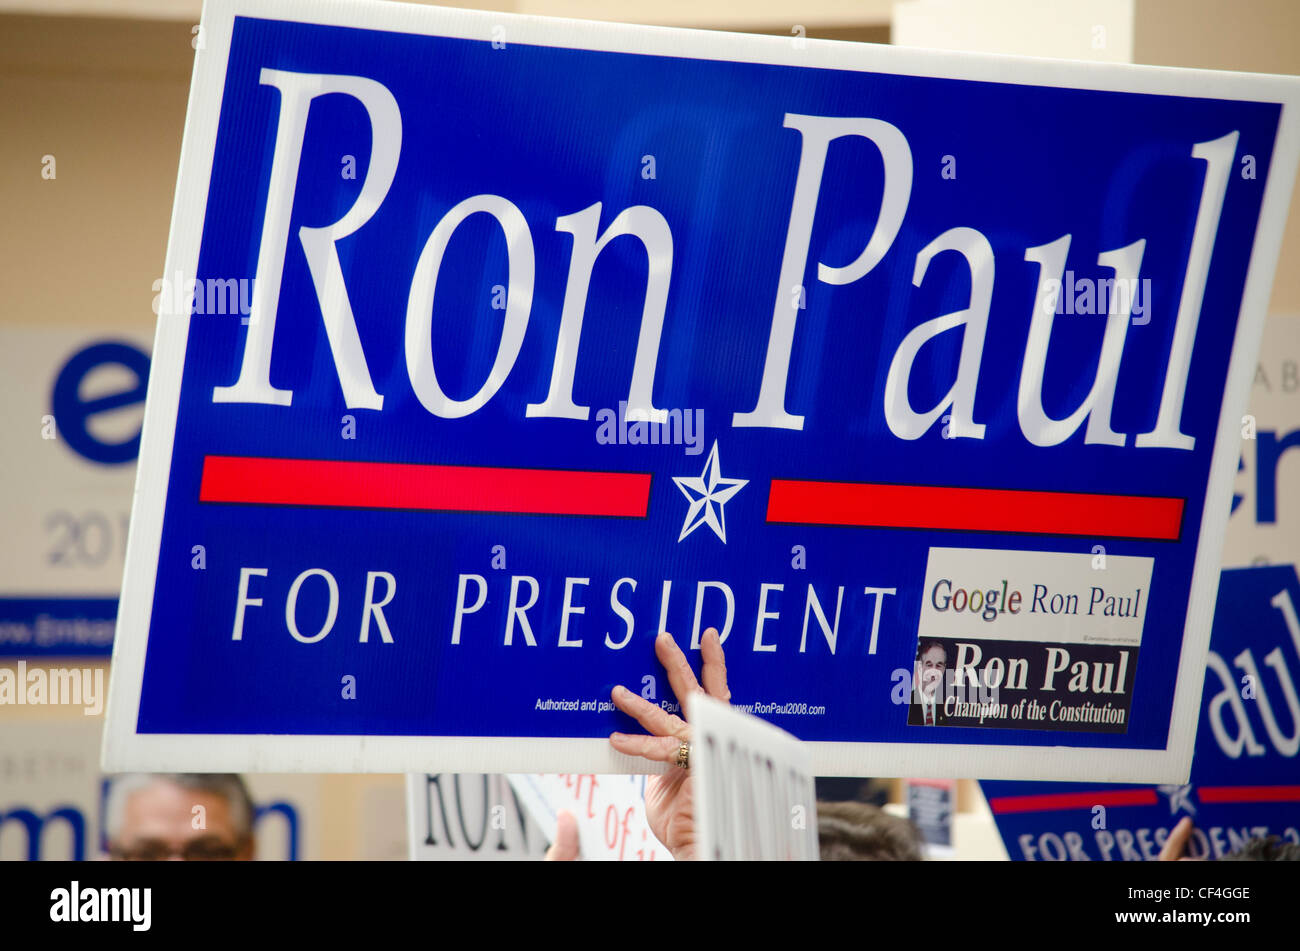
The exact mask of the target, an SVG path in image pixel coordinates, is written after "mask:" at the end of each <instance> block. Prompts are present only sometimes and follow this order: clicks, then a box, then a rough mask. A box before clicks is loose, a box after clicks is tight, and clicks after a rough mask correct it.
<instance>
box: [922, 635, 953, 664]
mask: <svg viewBox="0 0 1300 951" xmlns="http://www.w3.org/2000/svg"><path fill="white" fill-rule="evenodd" d="M935 647H937V648H939V650H941V651H943V659H944V662H945V663H946V662H947V660H948V648H947V647H945V646H944V644H943V641H936V640H934V639H933V638H931V639H930V640H927V641H921V642H920V643H919V644H917V645H916V659H917V660H920V659H921V657H922V656H923V655H924V654H925V652H926V651H928V650H930V649H932V648H935Z"/></svg>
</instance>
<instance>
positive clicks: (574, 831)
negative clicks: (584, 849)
mask: <svg viewBox="0 0 1300 951" xmlns="http://www.w3.org/2000/svg"><path fill="white" fill-rule="evenodd" d="M579 854H580V850H579V847H578V820H577V819H575V818H573V813H571V812H569V810H567V809H561V810H560V811H559V812H558V813H556V815H555V841H554V842H552V843H551V847H550V848H549V849H547V850H546V858H545V859H543V861H545V862H575V861H577V859H578V855H579Z"/></svg>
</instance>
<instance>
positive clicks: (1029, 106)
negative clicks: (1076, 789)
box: [105, 2, 1300, 780]
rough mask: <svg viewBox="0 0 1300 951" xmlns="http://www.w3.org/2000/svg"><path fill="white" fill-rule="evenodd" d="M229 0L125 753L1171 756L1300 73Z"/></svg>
mask: <svg viewBox="0 0 1300 951" xmlns="http://www.w3.org/2000/svg"><path fill="white" fill-rule="evenodd" d="M205 10H206V12H205V20H204V23H203V28H202V31H201V37H202V40H203V42H202V44H201V45H202V48H201V49H200V50H199V52H198V60H197V65H196V69H195V76H194V85H193V90H192V93H191V101H190V106H189V115H188V119H187V128H186V133H185V143H184V148H183V156H182V162H181V171H180V178H179V182H178V186H177V197H176V211H175V217H174V221H173V230H172V236H171V244H170V248H169V254H168V262H167V266H166V270H167V275H168V280H170V281H171V282H172V285H173V286H172V291H171V293H170V295H165V297H167V300H166V306H165V308H164V310H163V313H162V315H161V317H160V320H159V329H158V340H157V345H156V349H155V364H154V370H153V375H152V377H151V379H150V388H149V396H148V404H147V405H148V408H147V414H146V422H145V431H144V442H143V448H142V455H141V463H140V474H139V482H138V487H137V497H136V509H135V513H134V520H133V522H132V533H133V534H132V537H131V541H130V548H129V552H128V566H127V571H126V581H125V590H124V592H123V599H122V604H121V614H120V618H119V628H118V639H117V644H116V654H115V658H114V677H113V693H112V695H111V698H110V709H109V715H110V726H109V730H108V732H107V739H106V746H105V756H106V763H107V764H108V765H109V766H112V767H117V768H122V767H127V766H133V767H148V766H162V765H164V764H166V765H169V766H170V767H171V768H175V767H176V765H177V763H182V764H187V765H189V766H192V767H196V768H198V767H202V768H217V767H226V768H244V769H269V768H274V769H277V770H283V769H325V770H328V769H337V770H386V771H398V770H402V771H406V770H418V771H430V770H442V771H455V770H461V771H519V772H527V771H531V772H538V771H566V772H601V771H625V770H626V769H627V768H629V767H630V766H632V765H633V764H632V763H631V761H628V760H623V759H620V758H619V757H617V756H616V755H615V754H614V753H612V751H610V749H609V747H608V743H607V741H606V737H607V735H608V734H609V733H610V732H611V731H612V730H615V729H623V730H628V729H635V728H636V727H635V724H633V723H632V722H631V721H630V720H629V719H627V718H626V717H624V716H622V715H621V714H619V713H617V712H616V711H615V710H614V709H613V708H612V705H611V703H610V702H609V695H610V690H611V688H612V687H613V686H614V685H615V684H620V683H621V684H624V685H627V686H629V687H632V688H634V689H636V690H638V691H640V692H641V693H642V695H643V696H646V697H647V698H651V699H653V700H655V701H656V702H658V703H660V704H661V705H664V706H665V707H666V708H669V709H672V708H673V703H674V698H673V697H672V696H671V693H670V691H669V690H668V688H667V683H666V680H665V678H664V677H663V676H662V671H661V669H660V667H659V665H658V662H657V661H656V660H655V655H654V652H653V641H654V638H655V636H656V635H657V634H658V633H659V632H660V631H664V630H667V631H669V632H671V633H672V634H673V635H674V636H675V637H676V638H677V640H678V642H679V643H681V644H682V645H683V646H684V647H689V648H691V649H693V650H694V649H697V648H698V645H699V638H700V636H701V632H702V631H703V630H704V629H705V628H707V627H709V626H717V627H718V628H719V629H720V630H721V632H722V634H723V636H724V638H725V649H726V652H727V663H728V667H729V670H730V673H731V679H732V684H733V693H734V701H735V702H736V703H738V704H740V705H743V706H744V707H745V708H746V709H748V710H750V711H751V712H754V713H757V714H758V715H760V716H763V717H765V718H767V719H769V720H770V721H772V722H773V723H775V724H777V725H778V726H780V727H782V728H784V729H786V730H788V731H790V732H791V733H793V734H795V735H796V736H798V737H799V738H800V739H803V740H807V741H810V742H812V743H813V744H814V748H813V761H814V767H815V769H816V770H817V772H819V773H829V774H834V775H849V774H860V775H861V774H871V775H911V776H918V775H919V776H924V775H935V774H947V775H954V774H955V775H983V776H1002V777H1040V778H1043V777H1053V778H1070V777H1076V776H1077V777H1080V778H1082V777H1084V776H1092V777H1101V776H1104V777H1105V778H1108V779H1149V780H1155V779H1176V778H1179V774H1183V775H1185V773H1186V769H1187V764H1188V759H1189V756H1190V749H1191V739H1192V732H1193V728H1194V725H1195V720H1194V716H1195V705H1196V700H1197V696H1198V690H1199V683H1198V677H1199V672H1200V670H1201V669H1202V667H1203V665H1204V658H1205V650H1206V644H1207V641H1208V636H1209V619H1210V614H1211V611H1212V608H1213V601H1214V586H1215V580H1216V578H1217V572H1218V564H1219V551H1220V549H1221V545H1222V536H1223V530H1224V524H1225V521H1226V518H1227V514H1228V505H1229V501H1230V495H1231V492H1230V480H1231V477H1232V473H1233V466H1234V465H1235V461H1236V457H1237V456H1236V453H1237V440H1238V438H1239V428H1240V419H1241V416H1242V414H1243V413H1244V407H1245V401H1246V395H1247V388H1248V385H1249V382H1250V376H1251V372H1252V370H1253V367H1254V359H1255V355H1256V354H1255V351H1256V348H1257V346H1258V340H1259V335H1260V330H1261V326H1262V320H1263V315H1264V307H1265V303H1266V301H1267V298H1268V292H1269V287H1270V283H1271V278H1272V271H1273V267H1274V265H1275V262H1276V256H1277V248H1278V242H1279V239H1280V234H1281V229H1282V225H1283V220H1284V217H1285V208H1286V205H1287V200H1288V193H1289V188H1290V183H1291V181H1292V178H1293V176H1294V171H1295V166H1296V155H1297V126H1296V121H1295V115H1294V113H1295V109H1296V104H1297V102H1298V101H1300V100H1297V83H1296V81H1294V80H1291V79H1284V78H1279V77H1246V76H1232V75H1226V74H1211V73H1197V72H1183V71H1170V70H1149V69H1139V68H1121V67H1115V68H1112V67H1084V66H1080V65H1078V64H1066V63H1053V62H1046V61H1029V60H1014V59H1005V58H998V57H964V56H953V55H948V54H938V53H925V52H918V51H903V50H893V49H889V48H880V47H871V46H866V45H858V44H846V43H813V42H807V43H805V42H803V41H802V40H800V42H799V43H796V44H791V43H789V42H787V41H784V40H780V39H774V38H764V37H746V36H738V35H728V34H715V33H702V32H692V31H677V30H658V29H648V28H639V27H629V26H618V25H610V24H595V23H581V22H574V21H562V20H541V19H536V18H523V17H511V16H506V15H497V14H483V13H470V12H462V11H451V10H436V9H429V8H423V7H405V6H401V5H397V4H388V3H385V4H379V5H367V4H357V5H356V6H346V5H337V4H336V5H331V6H330V7H328V9H327V10H318V8H317V7H316V5H314V4H307V3H294V2H247V3H239V2H211V3H209V4H208V5H207V7H206V8H205ZM246 285H247V286H249V287H250V288H251V291H250V293H251V307H250V310H249V313H248V314H247V315H246V316H245V315H241V314H240V313H239V312H238V310H239V309H238V308H232V307H230V306H229V298H230V297H231V295H233V294H236V291H237V290H238V289H240V288H242V287H244V286H246ZM1189 671H1190V672H1191V673H1192V676H1188V672H1189ZM525 740H526V742H525Z"/></svg>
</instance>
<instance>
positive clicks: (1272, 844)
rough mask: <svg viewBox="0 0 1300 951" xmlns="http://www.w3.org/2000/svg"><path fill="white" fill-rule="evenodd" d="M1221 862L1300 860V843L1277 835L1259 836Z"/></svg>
mask: <svg viewBox="0 0 1300 951" xmlns="http://www.w3.org/2000/svg"><path fill="white" fill-rule="evenodd" d="M1219 861H1220V862H1300V845H1296V844H1295V843H1294V842H1283V841H1282V840H1281V839H1279V838H1278V837H1277V836H1275V835H1270V836H1267V837H1265V836H1257V837H1255V838H1253V839H1250V840H1249V841H1248V842H1246V844H1245V845H1243V846H1242V847H1241V848H1239V849H1238V850H1237V851H1235V852H1230V853H1228V854H1227V855H1225V856H1223V858H1221V859H1219Z"/></svg>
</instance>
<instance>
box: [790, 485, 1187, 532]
mask: <svg viewBox="0 0 1300 951" xmlns="http://www.w3.org/2000/svg"><path fill="white" fill-rule="evenodd" d="M1183 504H1184V500H1183V499H1174V498H1158V497H1153V498H1148V497H1145V496H1138V495H1091V494H1087V493H1079V492H1034V491H1028V490H1022V489H971V488H945V487H942V486H931V485H880V484H873V483H867V482H804V481H799V480H795V479H773V480H772V489H771V492H770V493H769V494H768V499H767V520H768V521H769V522H787V523H793V524H799V525H860V526H867V527H871V528H929V529H946V530H949V531H969V532H1012V533H1027V534H1032V535H1086V536H1089V537H1096V538H1146V539H1158V540H1168V541H1176V540H1177V539H1178V536H1179V534H1180V531H1181V526H1182V521H1183Z"/></svg>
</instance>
